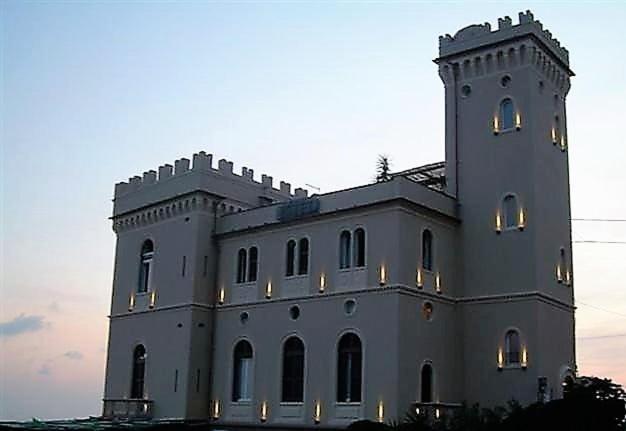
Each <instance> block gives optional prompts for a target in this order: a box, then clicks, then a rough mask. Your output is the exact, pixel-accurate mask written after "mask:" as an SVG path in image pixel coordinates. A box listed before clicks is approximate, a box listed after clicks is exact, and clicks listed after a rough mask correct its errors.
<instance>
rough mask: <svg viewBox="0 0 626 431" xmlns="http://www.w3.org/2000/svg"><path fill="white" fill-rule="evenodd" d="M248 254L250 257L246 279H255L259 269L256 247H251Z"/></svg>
mask: <svg viewBox="0 0 626 431" xmlns="http://www.w3.org/2000/svg"><path fill="white" fill-rule="evenodd" d="M248 255H249V259H250V262H249V264H248V281H256V276H257V273H258V271H259V250H258V249H257V248H256V247H251V248H250V251H249V252H248Z"/></svg>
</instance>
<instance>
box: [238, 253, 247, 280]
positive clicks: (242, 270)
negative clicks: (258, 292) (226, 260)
mask: <svg viewBox="0 0 626 431" xmlns="http://www.w3.org/2000/svg"><path fill="white" fill-rule="evenodd" d="M245 281H246V250H245V249H243V248H242V249H240V250H239V253H238V254H237V283H244V282H245Z"/></svg>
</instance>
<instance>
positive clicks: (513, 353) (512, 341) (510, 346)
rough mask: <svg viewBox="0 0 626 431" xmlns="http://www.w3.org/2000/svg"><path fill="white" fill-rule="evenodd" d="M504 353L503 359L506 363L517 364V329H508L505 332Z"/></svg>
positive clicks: (518, 353)
mask: <svg viewBox="0 0 626 431" xmlns="http://www.w3.org/2000/svg"><path fill="white" fill-rule="evenodd" d="M505 347H506V355H505V361H506V363H507V364H519V362H520V350H521V349H520V342H519V334H518V333H517V331H514V330H510V331H508V332H507V333H506V337H505Z"/></svg>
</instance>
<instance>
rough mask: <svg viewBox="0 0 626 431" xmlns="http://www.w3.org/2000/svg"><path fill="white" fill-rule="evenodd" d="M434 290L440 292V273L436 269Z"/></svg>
mask: <svg viewBox="0 0 626 431" xmlns="http://www.w3.org/2000/svg"><path fill="white" fill-rule="evenodd" d="M435 290H436V291H437V293H439V294H441V274H439V271H437V275H435Z"/></svg>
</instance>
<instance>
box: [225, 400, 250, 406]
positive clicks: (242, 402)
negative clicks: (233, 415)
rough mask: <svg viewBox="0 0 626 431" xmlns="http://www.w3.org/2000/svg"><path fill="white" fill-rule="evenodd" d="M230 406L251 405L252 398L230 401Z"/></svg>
mask: <svg viewBox="0 0 626 431" xmlns="http://www.w3.org/2000/svg"><path fill="white" fill-rule="evenodd" d="M230 405H231V406H243V407H246V406H251V405H252V400H240V401H231V402H230Z"/></svg>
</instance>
